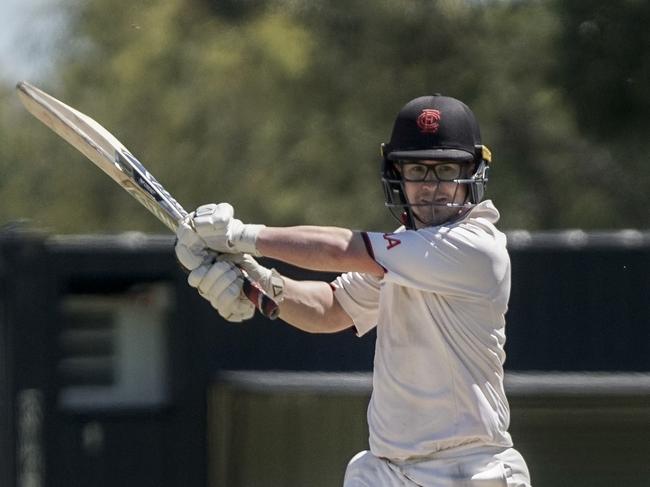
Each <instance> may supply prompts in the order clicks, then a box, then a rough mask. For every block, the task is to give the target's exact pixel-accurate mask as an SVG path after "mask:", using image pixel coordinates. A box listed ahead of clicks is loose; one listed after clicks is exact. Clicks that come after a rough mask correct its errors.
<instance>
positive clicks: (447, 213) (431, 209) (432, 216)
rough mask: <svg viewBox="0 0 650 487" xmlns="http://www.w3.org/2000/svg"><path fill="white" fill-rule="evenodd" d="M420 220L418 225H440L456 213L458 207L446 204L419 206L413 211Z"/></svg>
mask: <svg viewBox="0 0 650 487" xmlns="http://www.w3.org/2000/svg"><path fill="white" fill-rule="evenodd" d="M413 213H414V214H415V216H416V219H417V220H418V221H419V222H420V225H419V226H420V227H434V226H437V225H442V224H443V223H445V222H446V221H448V220H451V219H452V218H454V217H455V216H456V215H457V214H458V208H450V207H448V206H435V205H432V206H421V207H419V208H417V209H415V210H414V212H413Z"/></svg>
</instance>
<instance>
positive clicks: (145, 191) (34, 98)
mask: <svg viewBox="0 0 650 487" xmlns="http://www.w3.org/2000/svg"><path fill="white" fill-rule="evenodd" d="M16 88H17V90H18V96H19V98H20V100H21V101H22V103H23V105H25V107H26V108H27V110H29V112H30V113H31V114H32V115H34V116H35V117H36V118H38V119H39V120H40V121H41V122H43V123H44V124H45V125H47V126H48V127H49V128H50V129H52V130H53V131H54V132H56V133H57V134H58V135H59V136H60V137H62V138H63V139H65V140H66V141H67V142H69V143H70V144H71V145H72V146H73V147H75V148H76V149H77V150H78V151H80V152H81V153H82V154H84V155H85V156H86V157H87V158H88V159H90V160H91V161H92V162H94V163H95V165H96V166H97V167H99V168H100V169H101V170H102V171H104V172H105V173H106V174H108V175H109V176H110V177H111V178H112V179H113V180H114V181H115V182H116V183H118V184H119V185H120V186H122V188H124V189H125V190H126V191H128V192H129V194H131V196H133V197H134V198H135V199H137V200H138V201H139V202H140V203H141V204H142V205H143V206H144V207H145V208H147V209H148V210H149V211H150V212H151V213H153V214H154V215H155V216H156V217H157V218H158V219H159V220H160V221H161V222H163V223H164V224H165V225H166V226H167V227H168V228H170V229H171V230H172V231H175V230H176V228H177V227H178V223H179V222H180V221H181V220H182V219H183V218H185V216H186V215H187V212H186V211H185V210H184V209H183V207H182V206H181V205H180V204H179V203H178V202H177V201H176V200H175V199H174V198H173V197H172V196H171V195H170V194H169V192H167V191H166V190H165V188H164V187H163V186H162V184H160V183H159V182H158V181H157V180H156V178H154V177H153V176H152V175H151V173H150V172H149V171H147V169H146V168H145V167H144V166H143V165H142V164H141V163H140V161H138V160H137V159H136V158H135V157H134V156H133V155H132V154H131V153H130V152H129V151H128V150H127V149H126V147H124V145H123V144H122V143H121V142H120V141H119V140H117V138H115V136H113V134H111V133H110V132H109V131H108V130H106V129H105V128H104V127H102V126H101V125H100V124H99V123H97V122H96V121H95V120H93V119H92V118H90V117H88V116H87V115H85V114H83V113H81V112H79V111H77V110H75V109H74V108H72V107H70V106H68V105H66V104H65V103H63V102H61V101H59V100H57V99H56V98H54V97H52V96H50V95H48V94H47V93H45V92H43V91H41V90H39V89H38V88H36V87H35V86H32V85H31V84H29V83H27V82H25V81H22V82H20V83H18V85H17V87H16Z"/></svg>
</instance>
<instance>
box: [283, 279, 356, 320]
mask: <svg viewBox="0 0 650 487" xmlns="http://www.w3.org/2000/svg"><path fill="white" fill-rule="evenodd" d="M280 318H281V319H282V320H283V321H286V322H287V323H289V324H290V325H292V326H294V327H296V328H299V329H300V330H303V331H307V332H310V333H334V332H337V331H341V330H344V329H346V328H349V327H350V326H351V325H352V320H351V319H350V317H349V316H348V315H347V313H345V311H343V309H342V308H341V306H340V305H339V304H338V301H336V299H335V298H334V292H333V291H332V288H331V287H330V285H329V284H328V283H326V282H320V281H294V280H292V279H288V278H286V277H285V278H284V295H283V301H282V303H281V304H280Z"/></svg>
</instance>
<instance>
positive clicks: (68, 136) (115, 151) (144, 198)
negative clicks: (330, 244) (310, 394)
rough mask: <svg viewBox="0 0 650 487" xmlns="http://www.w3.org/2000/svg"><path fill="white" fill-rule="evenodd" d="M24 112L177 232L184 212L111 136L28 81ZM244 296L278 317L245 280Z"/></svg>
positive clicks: (22, 94) (21, 89) (20, 87)
mask: <svg viewBox="0 0 650 487" xmlns="http://www.w3.org/2000/svg"><path fill="white" fill-rule="evenodd" d="M16 90H17V92H18V97H19V98H20V101H21V102H22V103H23V105H24V106H25V108H27V110H28V111H29V112H30V113H31V114H32V115H34V117H36V118H37V119H38V120H40V121H41V122H42V123H43V124H45V125H47V126H48V127H49V128H50V129H52V130H53V131H54V132H55V133H56V134H57V135H58V136H59V137H61V138H63V139H65V140H66V141H67V142H68V143H70V144H71V145H72V146H73V147H74V148H75V149H77V150H78V151H79V152H81V153H82V154H83V155H85V156H86V157H87V158H88V159H90V160H91V161H92V162H93V163H94V164H95V165H96V166H97V167H99V168H100V169H101V170H102V171H104V172H105V173H106V174H107V175H109V176H110V177H111V178H112V179H113V180H114V181H115V182H116V183H117V184H119V185H120V186H121V187H122V188H123V189H124V190H126V191H127V192H128V193H129V194H130V195H131V196H133V197H134V198H135V199H136V200H138V201H139V202H140V204H142V206H144V207H145V208H146V209H147V210H149V211H150V212H151V213H153V214H154V215H155V216H156V217H157V218H158V219H159V220H160V221H161V222H162V223H163V224H165V225H166V226H167V227H168V228H169V229H170V230H172V231H173V232H176V229H177V227H178V225H179V223H180V222H181V221H182V220H183V219H184V218H185V217H186V216H187V212H186V211H185V210H184V209H183V207H182V206H181V205H180V204H179V203H178V202H177V201H176V200H175V199H174V198H173V197H172V195H171V194H169V192H168V191H167V190H166V189H165V188H164V187H163V185H162V184H160V183H159V182H158V181H157V180H156V178H154V177H153V175H152V174H151V173H150V172H149V171H147V169H146V168H145V167H144V166H143V165H142V163H140V161H138V159H136V158H135V157H134V156H133V154H131V153H130V152H129V151H128V150H127V149H126V147H125V146H124V145H123V144H122V143H121V142H120V141H119V140H117V138H115V136H114V135H113V134H111V133H110V132H109V131H108V130H106V129H105V128H104V127H102V126H101V125H100V124H99V123H97V122H96V121H95V120H93V119H92V118H90V117H89V116H88V115H85V114H83V113H81V112H79V111H77V110H75V109H74V108H72V107H70V106H68V105H66V104H65V103H63V102H61V101H59V100H57V99H56V98H54V97H53V96H50V95H48V94H47V93H45V92H44V91H42V90H39V89H38V88H36V87H35V86H33V85H31V84H30V83H28V82H27V81H21V82H19V83H18V84H17V85H16ZM243 292H244V294H245V295H246V297H247V298H248V299H249V300H250V301H251V302H252V303H253V304H254V305H255V306H256V307H257V309H258V310H259V311H260V312H261V313H262V314H263V315H264V316H266V317H267V318H271V319H275V318H277V316H278V314H279V308H278V305H277V303H276V302H275V301H274V300H273V299H271V298H270V297H269V296H267V295H266V294H265V293H264V292H263V291H262V290H261V289H260V288H259V287H258V286H257V285H256V284H254V283H253V282H251V281H250V280H249V279H248V278H245V279H244V286H243Z"/></svg>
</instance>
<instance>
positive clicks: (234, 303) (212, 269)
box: [187, 259, 255, 322]
mask: <svg viewBox="0 0 650 487" xmlns="http://www.w3.org/2000/svg"><path fill="white" fill-rule="evenodd" d="M187 282H188V283H189V285H190V286H192V287H193V288H196V289H197V290H198V292H199V294H200V295H201V297H203V298H204V299H206V300H207V301H209V302H210V304H211V305H212V307H213V308H215V309H216V310H217V311H218V312H219V314H220V315H221V316H222V317H223V318H224V319H226V320H228V321H232V322H242V321H244V320H248V319H250V318H252V317H253V315H254V314H255V306H253V303H251V302H250V301H249V300H248V298H246V297H245V296H244V293H243V292H242V286H243V284H244V277H243V274H242V271H241V270H240V269H238V268H237V267H236V266H235V265H234V264H233V263H232V262H227V261H224V260H220V259H218V260H217V261H215V262H214V263H212V264H203V265H200V266H199V267H197V268H196V269H194V270H193V271H192V272H190V275H189V276H188V278H187Z"/></svg>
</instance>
